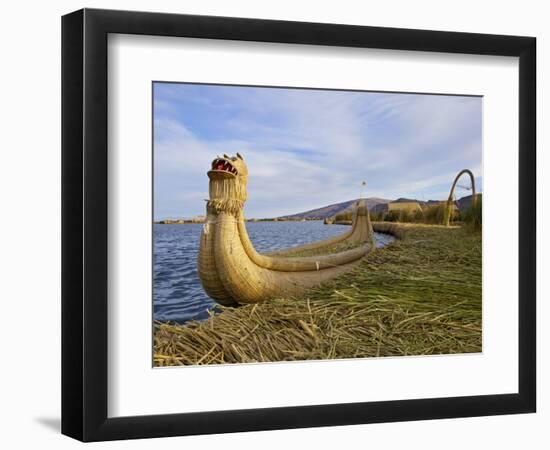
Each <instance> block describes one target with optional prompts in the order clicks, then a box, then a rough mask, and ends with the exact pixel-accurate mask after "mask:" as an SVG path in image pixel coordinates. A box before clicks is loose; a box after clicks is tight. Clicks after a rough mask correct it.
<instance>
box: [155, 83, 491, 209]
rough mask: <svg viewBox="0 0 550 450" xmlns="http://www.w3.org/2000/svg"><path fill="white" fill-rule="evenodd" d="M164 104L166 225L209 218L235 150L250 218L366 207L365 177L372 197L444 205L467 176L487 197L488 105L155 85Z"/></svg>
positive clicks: (158, 190)
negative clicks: (214, 176)
mask: <svg viewBox="0 0 550 450" xmlns="http://www.w3.org/2000/svg"><path fill="white" fill-rule="evenodd" d="M153 103H154V177H155V183H154V201H155V211H154V216H155V220H158V219H163V218H176V217H191V216H194V215H197V214H204V211H205V202H204V199H206V198H207V197H208V177H207V176H206V172H207V171H208V169H209V168H210V163H211V161H212V160H213V159H214V158H215V157H216V155H222V154H223V153H227V154H229V155H234V154H235V153H236V152H239V153H240V154H242V155H243V157H244V159H245V161H246V162H247V164H248V169H249V183H248V197H249V199H248V201H247V204H246V207H245V215H246V216H247V217H274V216H279V215H284V214H292V213H298V212H302V211H305V210H308V209H314V208H318V207H322V206H326V205H328V204H331V203H337V202H341V201H345V200H351V199H354V198H358V197H359V195H360V185H361V181H363V180H365V181H366V182H367V187H366V190H365V196H366V197H383V198H388V199H395V198H398V197H409V198H417V199H420V200H429V199H436V200H441V199H445V198H446V197H447V196H448V191H449V189H450V185H451V183H452V181H453V178H454V176H455V175H456V173H457V172H459V171H460V170H461V169H464V168H469V169H471V170H472V171H473V172H474V175H475V176H476V184H477V188H478V190H479V191H480V190H481V181H482V180H481V153H482V99H481V98H480V97H459V96H444V95H425V94H395V93H375V92H350V91H333V90H312V89H311V90H310V89H308V90H304V89H282V88H281V89H279V88H262V87H240V86H239V87H236V86H214V85H194V84H178V83H155V84H154V89H153ZM463 184H468V183H466V180H464V182H463ZM462 195H468V192H467V191H462V192H459V196H462Z"/></svg>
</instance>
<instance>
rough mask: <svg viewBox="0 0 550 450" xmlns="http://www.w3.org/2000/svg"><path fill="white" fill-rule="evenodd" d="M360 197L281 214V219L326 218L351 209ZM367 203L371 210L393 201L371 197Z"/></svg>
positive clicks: (367, 199)
mask: <svg viewBox="0 0 550 450" xmlns="http://www.w3.org/2000/svg"><path fill="white" fill-rule="evenodd" d="M357 200H358V199H355V200H348V201H346V202H341V203H334V204H333V205H328V206H323V207H322V208H317V209H312V210H310V211H305V212H302V213H297V214H291V215H288V216H281V217H279V219H290V220H301V219H310V220H311V219H319V220H322V219H325V218H327V217H332V216H335V215H336V214H340V213H343V212H347V211H351V210H352V209H353V205H355V203H356V202H357ZM365 201H366V203H367V208H369V210H371V209H372V208H373V207H374V206H375V205H379V204H385V203H389V202H391V200H387V199H384V198H377V197H370V198H366V199H365Z"/></svg>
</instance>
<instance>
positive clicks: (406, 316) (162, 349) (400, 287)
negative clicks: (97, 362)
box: [153, 222, 482, 366]
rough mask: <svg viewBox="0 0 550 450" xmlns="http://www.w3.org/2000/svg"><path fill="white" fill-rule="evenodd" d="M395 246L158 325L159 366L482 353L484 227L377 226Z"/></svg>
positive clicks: (156, 357) (156, 362)
mask: <svg viewBox="0 0 550 450" xmlns="http://www.w3.org/2000/svg"><path fill="white" fill-rule="evenodd" d="M374 227H375V230H376V231H380V232H391V233H393V234H394V235H395V236H396V239H395V241H394V242H393V243H391V244H390V245H388V246H386V247H384V248H380V249H376V250H375V251H373V252H371V253H370V254H369V255H367V256H366V257H365V258H364V260H363V261H362V262H361V264H360V265H359V266H358V267H357V268H355V269H354V270H353V271H351V272H349V273H347V274H344V275H342V276H341V277H339V278H337V279H335V280H334V281H332V282H329V283H327V284H324V285H322V286H320V287H318V288H315V289H312V290H310V291H308V292H307V293H306V294H305V295H303V296H302V297H300V298H280V299H276V300H272V301H269V302H264V303H257V304H254V305H246V306H241V307H238V308H222V312H221V313H220V314H216V315H212V316H211V317H210V318H209V319H207V320H206V321H204V322H191V323H188V324H186V325H174V324H167V323H160V322H156V323H155V326H154V339H153V340H154V357H153V359H154V365H155V366H174V365H189V364H226V363H247V362H268V361H271V362H272V361H294V360H320V359H340V358H363V357H376V356H405V355H431V354H449V353H475V352H481V350H482V349H481V341H482V339H481V335H482V334H481V284H482V271H481V231H472V230H471V229H468V227H465V226H452V227H444V226H438V225H421V224H394V223H386V222H381V223H375V224H374Z"/></svg>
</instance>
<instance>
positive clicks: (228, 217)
mask: <svg viewBox="0 0 550 450" xmlns="http://www.w3.org/2000/svg"><path fill="white" fill-rule="evenodd" d="M208 177H209V178H210V183H209V193H210V198H209V200H208V201H207V206H206V211H207V218H206V222H205V224H204V227H203V231H202V233H201V238H200V239H201V240H200V247H199V256H198V272H199V277H200V280H201V282H202V285H203V288H204V290H205V291H206V293H207V294H208V295H209V296H210V297H211V298H213V299H214V300H216V301H217V302H218V303H220V304H222V305H236V304H246V303H258V302H262V301H266V300H269V299H272V298H275V297H281V296H295V295H299V294H301V293H302V292H304V291H305V290H306V289H308V288H311V287H313V286H317V285H319V284H322V283H324V282H326V281H328V280H331V279H333V278H335V277H337V276H339V275H341V274H343V273H345V272H348V271H349V270H351V269H353V268H354V267H355V266H356V265H357V264H359V263H360V261H361V259H362V258H363V257H364V256H365V255H366V254H368V253H369V252H370V251H371V250H373V249H374V240H373V231H372V224H371V222H370V217H369V211H368V208H367V206H366V204H365V202H364V201H363V200H361V201H359V202H358V204H357V205H356V208H355V211H354V216H353V221H352V226H351V229H350V230H349V231H347V232H346V233H343V234H341V235H339V236H336V237H334V238H331V239H327V240H323V241H319V242H314V243H311V244H306V245H302V246H298V247H292V248H289V249H285V250H281V251H277V252H272V253H268V254H261V253H258V252H257V251H256V249H255V248H254V245H253V244H252V242H251V241H250V238H249V236H248V232H247V229H246V223H245V219H244V211H243V209H244V204H245V202H246V199H247V181H248V168H247V166H246V163H245V162H244V159H243V158H242V156H241V155H240V154H238V153H237V156H234V157H229V156H227V155H224V157H223V158H219V157H218V158H216V159H215V160H214V161H213V162H212V167H211V169H210V170H209V171H208ZM338 248H346V249H345V250H344V251H338V252H336V253H334V249H338ZM348 248H349V249H348ZM304 253H305V254H307V253H313V256H297V255H303V254H304ZM323 253H324V254H323Z"/></svg>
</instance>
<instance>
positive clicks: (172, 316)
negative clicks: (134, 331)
mask: <svg viewBox="0 0 550 450" xmlns="http://www.w3.org/2000/svg"><path fill="white" fill-rule="evenodd" d="M246 227H247V230H248V234H249V236H250V239H251V240H252V242H253V243H254V246H255V247H256V250H258V251H259V252H268V251H273V250H278V249H282V248H287V247H292V246H295V245H301V244H306V243H308V242H315V241H319V240H322V239H327V238H330V237H332V236H336V235H338V234H341V233H344V232H346V231H347V230H349V227H348V226H345V225H324V224H323V222H322V221H318V220H314V221H313V220H312V221H307V222H248V223H247V224H246ZM201 230H202V224H185V225H159V224H155V225H154V236H153V239H154V254H153V311H154V318H155V320H161V321H168V320H169V321H173V322H179V323H182V322H186V321H188V320H192V319H195V320H201V319H206V318H207V317H208V313H207V310H208V309H212V308H214V307H215V305H216V303H215V302H214V301H213V300H212V299H210V298H209V297H208V296H207V295H206V293H205V292H204V291H203V289H202V286H201V283H200V280H199V276H198V273H197V253H198V251H199V239H200V234H201ZM375 239H376V242H377V246H384V245H387V244H388V243H389V242H391V240H393V238H392V237H391V236H388V235H384V234H380V233H375Z"/></svg>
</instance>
